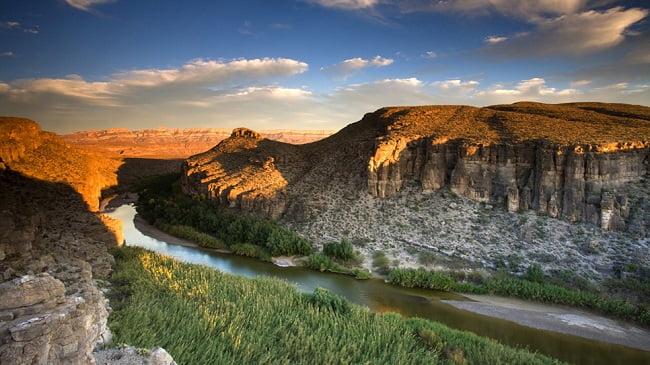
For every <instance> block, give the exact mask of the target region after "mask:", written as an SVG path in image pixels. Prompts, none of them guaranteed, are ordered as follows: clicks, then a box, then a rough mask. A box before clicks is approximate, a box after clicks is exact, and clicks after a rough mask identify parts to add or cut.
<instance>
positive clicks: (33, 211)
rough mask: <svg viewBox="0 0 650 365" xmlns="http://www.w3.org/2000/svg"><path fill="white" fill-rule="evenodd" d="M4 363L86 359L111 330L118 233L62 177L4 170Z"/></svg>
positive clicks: (0, 256) (0, 251)
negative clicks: (109, 304) (108, 287)
mask: <svg viewBox="0 0 650 365" xmlns="http://www.w3.org/2000/svg"><path fill="white" fill-rule="evenodd" d="M0 202H1V203H2V204H0V206H1V208H0V216H1V217H2V219H1V220H0V221H1V222H2V223H1V224H0V228H1V229H0V296H1V297H2V301H1V304H0V339H1V340H0V363H3V364H52V363H66V364H87V363H90V362H91V361H92V360H91V357H90V353H91V352H92V350H93V348H94V347H95V344H96V342H97V341H98V339H99V338H100V336H101V335H102V333H103V332H105V331H106V318H107V316H108V313H107V311H106V303H105V299H104V296H103V294H102V293H101V291H100V290H99V289H98V288H97V287H96V286H95V284H94V281H93V279H101V278H105V277H106V276H107V275H108V273H109V272H110V268H111V265H112V263H113V257H112V256H111V255H109V254H108V251H107V249H108V247H110V246H115V245H117V242H116V241H115V234H114V233H113V232H111V231H109V230H108V229H106V228H105V227H104V225H103V224H102V221H101V219H100V217H98V216H97V215H95V214H93V213H91V212H89V211H88V210H87V206H86V204H85V202H84V201H83V200H82V198H81V196H80V195H79V194H78V193H76V192H75V191H74V190H73V189H71V188H70V187H68V186H65V185H63V184H57V183H48V182H43V181H37V180H33V179H29V178H27V177H25V176H23V175H21V174H19V173H17V172H15V171H12V170H11V169H10V168H9V169H6V170H4V171H2V172H0Z"/></svg>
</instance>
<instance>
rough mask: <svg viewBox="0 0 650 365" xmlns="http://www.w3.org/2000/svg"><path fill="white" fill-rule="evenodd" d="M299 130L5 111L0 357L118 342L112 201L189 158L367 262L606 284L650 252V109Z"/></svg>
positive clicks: (249, 207) (532, 111) (431, 110)
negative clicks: (145, 125)
mask: <svg viewBox="0 0 650 365" xmlns="http://www.w3.org/2000/svg"><path fill="white" fill-rule="evenodd" d="M276 132H277V131H276ZM294 132H295V131H294ZM294 132H292V133H293V134H292V133H289V132H287V131H283V132H277V133H275V134H273V133H271V132H270V131H266V132H262V133H258V132H255V131H252V130H249V129H246V128H237V129H235V130H233V131H232V132H230V133H229V136H228V133H226V132H224V131H223V130H213V129H210V130H207V129H185V130H176V129H174V130H167V129H158V130H150V131H148V132H146V131H129V130H106V131H86V132H79V133H76V134H73V135H68V136H63V137H59V136H57V135H55V134H53V133H50V132H45V131H42V130H41V129H40V127H39V126H38V124H36V123H35V122H33V121H30V120H27V119H21V118H12V117H0V159H1V160H0V202H2V204H0V218H1V219H0V279H1V282H0V295H1V296H2V297H3V298H4V300H3V302H2V304H0V336H1V338H2V340H1V341H0V362H1V363H12V364H13V363H15V364H27V363H43V364H45V363H70V364H85V363H92V362H93V361H94V360H93V354H92V351H93V349H94V348H95V346H96V344H97V343H98V342H99V343H103V342H108V341H109V340H110V332H109V331H107V328H106V318H107V316H108V311H109V307H108V304H107V302H106V300H105V298H104V295H103V292H102V290H101V288H102V286H103V285H104V283H105V280H106V278H107V276H108V275H109V273H110V270H111V265H112V263H113V257H112V256H111V255H110V254H109V250H110V248H112V247H117V246H119V245H120V244H121V243H122V242H123V240H124V238H123V236H122V233H121V227H120V224H119V222H118V221H115V220H113V219H111V218H109V217H107V216H105V215H103V214H101V213H98V211H99V210H100V207H99V202H100V198H102V197H105V196H108V195H111V194H114V193H116V192H120V191H128V189H130V187H131V186H132V185H133V184H135V183H136V182H137V181H138V180H139V179H140V178H142V177H143V176H147V175H156V174H161V173H169V172H177V171H179V170H180V171H181V188H182V190H183V192H184V193H185V194H188V195H191V196H194V197H196V198H197V199H212V200H215V201H217V202H219V203H220V205H221V206H223V207H225V208H227V209H230V210H232V211H233V212H237V213H242V212H243V213H250V214H255V215H258V216H263V217H268V218H273V219H276V220H278V221H279V222H280V224H282V225H283V226H284V227H286V228H288V229H291V230H293V231H295V232H298V233H300V234H301V235H303V236H305V237H306V238H308V239H309V240H310V241H312V242H313V243H314V245H315V246H317V247H318V246H320V245H322V244H323V243H325V242H331V241H336V240H339V239H341V238H349V239H350V240H351V241H352V242H353V243H354V244H355V247H356V249H358V250H359V251H360V252H361V254H362V261H363V262H362V265H363V266H365V267H366V268H368V269H372V264H371V262H372V259H371V255H372V253H373V252H374V251H376V250H384V251H386V254H387V257H388V259H389V260H390V262H392V264H391V265H393V266H398V265H399V266H400V267H419V266H425V267H427V268H440V267H442V268H452V269H463V270H498V269H502V268H507V270H508V271H510V272H513V273H521V272H522V271H523V270H524V269H525V268H526V267H527V266H528V265H530V264H532V263H540V264H542V265H543V267H544V269H545V271H546V272H547V273H549V272H553V271H555V272H566V271H567V270H570V271H572V272H573V273H575V274H576V275H581V276H584V278H586V279H587V280H595V281H598V280H603V279H606V278H609V277H612V276H613V275H615V273H616V270H617V269H616V268H617V267H618V268H620V267H622V265H637V266H647V265H648V264H650V214H649V213H648V212H650V179H649V178H648V177H649V176H648V175H649V174H650V162H649V160H650V108H647V107H640V106H631V105H624V104H602V103H573V104H558V105H548V104H539V103H529V102H526V103H516V104H510V105H495V106H490V107H485V108H476V107H469V106H420V107H387V108H381V109H379V110H377V111H375V112H372V113H368V114H366V115H365V116H364V117H363V118H362V119H361V120H360V121H358V122H356V123H352V124H350V125H348V126H347V127H345V128H344V129H342V130H341V131H339V132H338V133H335V134H332V133H330V132H328V131H320V132H313V133H312V132H304V131H303V132H295V133H294ZM323 137H326V138H323ZM274 139H275V140H274ZM283 141H285V142H291V143H285V142H283ZM303 142H305V143H303ZM295 143H303V144H295ZM414 252H416V253H415V254H414ZM422 252H424V253H428V254H430V256H431V257H433V259H432V260H430V262H428V263H423V262H422V261H421V260H418V259H417V253H420V254H421V253H422ZM619 271H620V270H619ZM128 351H130V353H133V352H134V351H135V350H133V349H129V350H128ZM135 352H137V351H135ZM156 353H157V354H160V353H161V352H160V351H158V352H156ZM163 355H164V354H163ZM106 356H108V355H106ZM110 356H113V355H110ZM110 356H109V357H110ZM115 356H118V355H115ZM120 356H121V355H120ZM162 357H164V358H165V359H167V360H165V361H172V360H169V359H168V358H167V357H165V356H162ZM102 361H103V360H102Z"/></svg>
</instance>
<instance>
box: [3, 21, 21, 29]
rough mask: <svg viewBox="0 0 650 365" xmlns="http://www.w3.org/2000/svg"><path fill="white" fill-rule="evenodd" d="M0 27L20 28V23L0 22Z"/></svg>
mask: <svg viewBox="0 0 650 365" xmlns="http://www.w3.org/2000/svg"><path fill="white" fill-rule="evenodd" d="M0 28H3V29H20V28H21V27H20V23H18V22H0Z"/></svg>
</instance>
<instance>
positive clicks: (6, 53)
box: [0, 51, 14, 57]
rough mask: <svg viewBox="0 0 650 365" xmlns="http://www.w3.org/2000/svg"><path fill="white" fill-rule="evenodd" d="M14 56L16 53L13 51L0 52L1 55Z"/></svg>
mask: <svg viewBox="0 0 650 365" xmlns="http://www.w3.org/2000/svg"><path fill="white" fill-rule="evenodd" d="M13 56H14V53H13V52H11V51H7V52H2V53H0V57H13Z"/></svg>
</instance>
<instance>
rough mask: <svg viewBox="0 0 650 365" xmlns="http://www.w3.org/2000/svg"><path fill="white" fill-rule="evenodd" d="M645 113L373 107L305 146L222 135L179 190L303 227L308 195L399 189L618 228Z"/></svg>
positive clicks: (649, 134) (610, 108)
mask: <svg viewBox="0 0 650 365" xmlns="http://www.w3.org/2000/svg"><path fill="white" fill-rule="evenodd" d="M649 159H650V108H647V107H642V106H632V105H625V104H602V103H574V104H560V105H548V104H540V103H516V104H511V105H496V106H491V107H486V108H475V107H469V106H422V107H393V108H382V109H379V110H378V111H376V112H374V113H370V114H367V115H366V116H364V118H363V119H362V120H361V121H359V122H357V123H353V124H351V125H349V126H348V127H346V128H344V129H343V130H342V131H340V132H339V133H337V134H335V135H333V136H331V137H329V138H327V139H325V140H322V141H319V142H316V143H311V144H306V145H301V146H294V145H288V144H284V143H279V142H272V141H268V140H266V139H263V138H262V137H261V136H260V135H258V134H256V133H255V132H252V131H249V132H246V133H242V132H241V131H235V132H233V134H232V136H231V137H230V138H228V139H227V140H224V141H223V142H221V143H220V144H219V145H217V146H215V147H214V148H213V149H211V150H209V151H207V152H205V153H203V154H199V155H196V156H193V157H191V158H189V159H188V160H186V162H185V164H184V167H183V172H184V174H183V179H182V184H183V190H184V191H185V192H186V193H188V194H191V195H201V194H203V195H205V197H207V198H211V199H218V200H219V201H221V202H222V203H224V204H226V205H228V206H230V207H235V208H240V209H242V210H244V211H249V212H255V213H259V214H263V215H267V216H271V217H273V218H279V217H283V216H284V217H288V218H291V219H309V215H310V213H309V212H310V211H313V209H311V208H312V207H313V206H314V205H317V204H318V202H315V201H314V200H313V199H310V194H309V192H310V191H314V189H337V190H338V189H341V188H342V189H343V190H347V191H351V192H352V193H354V192H357V191H359V190H366V191H367V192H368V193H370V194H371V195H372V196H374V197H378V198H383V197H388V196H391V195H393V194H395V193H396V192H398V191H400V189H402V187H403V186H405V185H406V184H408V183H413V182H415V183H417V184H419V185H420V186H421V187H422V189H424V190H438V189H441V188H448V189H450V190H451V191H452V192H454V193H456V194H458V195H461V196H465V197H468V198H470V199H473V200H477V201H481V202H489V203H493V204H502V205H503V206H504V207H506V208H507V209H508V210H510V211H525V210H534V211H536V212H538V213H542V214H545V215H549V216H551V217H558V218H563V219H566V220H569V221H572V222H577V221H583V222H588V223H591V224H595V225H600V226H601V227H603V228H605V229H616V230H624V229H625V227H626V221H627V220H628V218H629V216H628V215H629V210H630V207H629V206H628V199H627V197H626V196H625V195H621V194H618V193H617V192H616V189H617V188H619V187H621V186H624V185H625V184H626V183H628V182H632V181H638V180H639V179H641V178H644V177H646V176H647V175H648V174H649V169H650V167H649Z"/></svg>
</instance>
